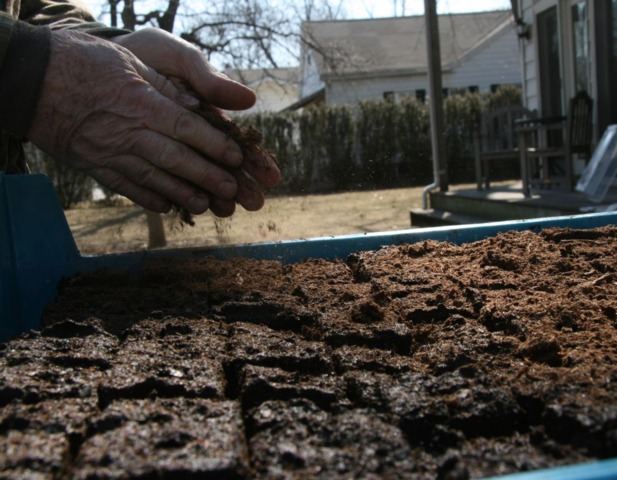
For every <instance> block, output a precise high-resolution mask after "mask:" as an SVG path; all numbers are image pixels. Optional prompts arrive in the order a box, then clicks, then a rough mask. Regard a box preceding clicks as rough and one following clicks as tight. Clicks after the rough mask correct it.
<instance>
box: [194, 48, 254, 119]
mask: <svg viewBox="0 0 617 480" xmlns="http://www.w3.org/2000/svg"><path fill="white" fill-rule="evenodd" d="M202 58H203V57H202ZM187 77H188V78H187V80H188V81H189V83H190V84H191V87H192V88H193V89H194V90H195V91H196V92H197V93H198V94H199V96H201V97H202V98H204V99H205V100H207V101H208V103H210V104H212V105H215V106H217V107H219V108H222V109H224V110H246V109H247V108H251V107H252V106H253V105H255V101H256V97H255V92H253V90H251V89H250V88H248V87H245V86H244V85H242V84H241V83H238V82H236V81H234V80H232V79H231V78H229V77H228V76H227V75H225V74H223V73H221V72H218V71H216V70H214V69H213V68H212V67H211V66H210V64H209V63H207V61H206V59H205V58H203V60H202V61H201V62H199V64H198V65H197V68H192V69H189V70H188V72H187Z"/></svg>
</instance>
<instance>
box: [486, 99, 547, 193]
mask: <svg viewBox="0 0 617 480" xmlns="http://www.w3.org/2000/svg"><path fill="white" fill-rule="evenodd" d="M533 117H535V114H534V113H533V112H531V111H529V110H528V109H526V108H525V107H523V106H520V105H511V106H507V107H501V108H498V109H495V110H491V111H488V112H486V113H484V114H483V115H482V117H481V119H480V128H479V130H477V131H476V132H475V134H474V147H475V167H476V183H477V188H478V190H482V189H484V188H486V189H487V190H488V189H490V188H491V180H490V163H491V162H504V161H519V159H520V154H519V151H518V142H517V138H516V131H515V126H516V125H515V124H516V121H517V120H519V119H522V118H527V119H528V118H533Z"/></svg>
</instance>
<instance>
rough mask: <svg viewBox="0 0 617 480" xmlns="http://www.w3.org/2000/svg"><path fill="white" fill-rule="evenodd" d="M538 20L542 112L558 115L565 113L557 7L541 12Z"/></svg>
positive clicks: (544, 115) (548, 114) (545, 115)
mask: <svg viewBox="0 0 617 480" xmlns="http://www.w3.org/2000/svg"><path fill="white" fill-rule="evenodd" d="M536 21H537V27H538V56H539V59H538V60H539V62H538V66H539V69H540V72H539V74H540V101H541V105H540V108H541V112H540V113H541V115H542V116H543V117H557V116H561V115H563V106H562V94H561V89H562V82H561V61H560V48H559V17H558V15H557V7H556V6H554V7H551V8H548V9H547V10H544V11H543V12H540V13H539V14H538V16H537V17H536Z"/></svg>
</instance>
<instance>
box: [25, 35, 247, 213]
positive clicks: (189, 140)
mask: <svg viewBox="0 0 617 480" xmlns="http://www.w3.org/2000/svg"><path fill="white" fill-rule="evenodd" d="M183 95H186V94H184V93H182V92H180V91H179V90H178V88H177V87H176V86H175V85H173V84H172V83H171V82H170V81H169V80H168V79H166V78H165V77H164V76H162V75H160V74H158V73H157V72H155V71H154V70H153V69H152V68H150V67H147V66H146V65H144V64H143V63H142V62H141V61H140V60H138V59H137V58H136V57H135V56H134V55H133V54H131V53H130V52H129V51H128V50H126V49H124V48H121V47H119V46H118V45H115V44H114V43H112V42H109V41H106V40H102V39H99V38H96V37H94V36H91V35H88V34H84V33H81V32H76V31H70V30H59V31H54V32H52V37H51V51H50V57H49V63H48V67H47V71H46V75H45V80H44V84H43V87H42V90H41V92H40V98H39V102H38V105H37V109H36V112H35V116H34V118H33V121H32V124H31V127H30V131H29V134H28V137H29V139H30V140H31V141H32V142H33V143H34V144H35V145H37V146H38V147H39V148H41V149H42V150H43V151H45V152H47V153H49V154H50V155H52V156H54V157H56V158H57V159H60V160H64V161H67V162H68V163H70V164H72V165H73V166H75V167H77V168H79V169H81V170H84V171H85V172H86V173H88V174H90V175H91V176H92V177H93V178H95V179H96V180H98V181H99V182H100V183H102V184H103V185H105V186H107V187H109V188H111V189H112V190H114V191H116V192H118V193H120V194H122V195H125V196H127V197H128V198H130V199H131V200H133V201H135V202H136V203H138V204H140V205H142V206H143V207H145V208H148V209H150V210H153V211H157V212H166V211H168V210H169V209H170V208H171V205H172V204H175V205H178V206H180V207H182V208H184V209H186V210H187V211H189V212H191V213H195V214H199V213H203V212H205V211H206V210H207V209H208V207H209V206H210V197H211V198H216V199H219V200H218V201H222V202H229V201H232V199H234V198H235V197H236V195H237V193H238V185H237V181H236V179H235V177H234V175H232V174H231V173H230V172H229V171H227V170H226V169H225V168H224V167H230V168H235V167H239V166H240V165H241V164H242V162H243V154H242V151H241V150H240V148H239V146H238V145H237V144H236V143H235V142H234V141H232V140H231V139H230V138H229V137H228V136H227V135H226V134H224V133H223V132H221V131H219V130H216V129H215V128H213V127H212V126H211V125H210V124H209V123H208V122H207V121H205V120H204V119H203V118H201V117H200V116H198V115H196V114H195V113H193V112H191V111H189V110H187V109H186V108H183V107H182V106H181V104H183V103H186V102H184V101H183V100H182V98H183Z"/></svg>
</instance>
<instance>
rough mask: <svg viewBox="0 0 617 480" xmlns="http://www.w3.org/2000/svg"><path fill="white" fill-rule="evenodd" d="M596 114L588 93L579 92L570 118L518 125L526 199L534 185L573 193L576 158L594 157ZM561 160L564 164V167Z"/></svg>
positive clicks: (572, 102)
mask: <svg viewBox="0 0 617 480" xmlns="http://www.w3.org/2000/svg"><path fill="white" fill-rule="evenodd" d="M592 112H593V100H592V99H591V97H589V95H588V94H587V92H579V93H577V94H576V95H575V96H574V97H573V98H572V99H571V100H570V105H569V108H568V115H567V116H566V117H559V118H536V119H531V120H519V121H517V129H516V130H517V135H518V146H519V152H520V155H521V172H522V175H521V176H522V180H523V193H524V195H525V196H526V197H529V196H530V195H531V187H532V185H533V186H537V187H539V188H553V187H556V188H565V189H566V190H568V191H570V190H572V186H573V173H572V159H573V155H574V154H577V155H581V156H584V157H585V159H586V160H589V157H590V155H591V136H592ZM559 160H563V166H561V165H560V164H559Z"/></svg>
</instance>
